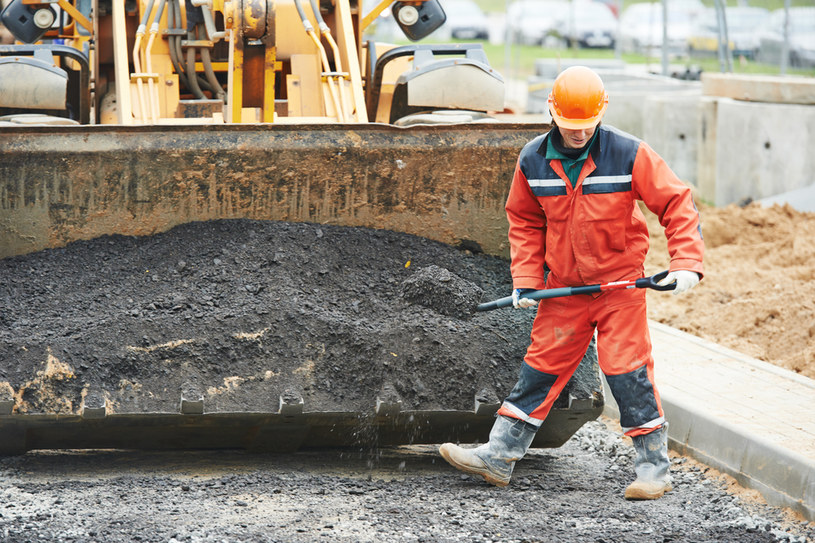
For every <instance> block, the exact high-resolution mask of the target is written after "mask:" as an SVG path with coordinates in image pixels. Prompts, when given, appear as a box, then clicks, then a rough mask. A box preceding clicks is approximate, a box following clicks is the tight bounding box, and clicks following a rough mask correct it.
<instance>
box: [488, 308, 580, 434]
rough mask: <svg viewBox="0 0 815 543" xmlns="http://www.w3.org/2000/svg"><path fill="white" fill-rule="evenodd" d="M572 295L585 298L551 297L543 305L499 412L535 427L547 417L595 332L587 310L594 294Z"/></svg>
mask: <svg viewBox="0 0 815 543" xmlns="http://www.w3.org/2000/svg"><path fill="white" fill-rule="evenodd" d="M573 298H582V300H580V301H577V302H575V301H569V300H568V299H567V298H561V299H550V300H546V301H545V303H543V304H541V305H540V307H539V309H538V314H537V316H536V317H535V322H534V324H533V325H532V343H531V345H530V346H529V348H528V349H527V351H526V357H525V359H524V362H523V364H522V365H521V371H520V375H519V377H518V382H517V383H516V384H515V387H514V388H513V389H512V391H511V392H510V394H509V396H507V398H506V400H504V403H503V405H502V406H501V408H500V409H499V410H498V414H499V415H505V416H508V417H513V418H516V419H520V420H523V421H526V422H528V423H530V424H534V425H536V426H540V425H541V424H542V423H543V421H544V420H545V419H546V416H547V415H548V414H549V411H550V410H551V409H552V405H553V404H554V403H555V400H557V397H558V396H559V395H560V393H561V392H562V391H563V388H564V387H565V386H566V383H568V382H569V379H570V378H571V376H572V374H573V373H574V372H575V370H576V369H577V367H578V365H580V361H581V360H582V359H583V355H584V354H585V353H586V349H587V348H588V346H589V343H590V342H591V339H592V336H593V334H594V327H593V326H592V325H591V324H590V323H588V322H587V321H586V315H587V313H586V310H585V309H586V302H587V301H588V300H590V299H591V297H590V296H574V297H573Z"/></svg>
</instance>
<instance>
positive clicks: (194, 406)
mask: <svg viewBox="0 0 815 543" xmlns="http://www.w3.org/2000/svg"><path fill="white" fill-rule="evenodd" d="M180 408H181V413H182V414H183V415H203V414H204V394H203V393H202V392H201V391H200V390H199V389H198V387H196V386H195V385H192V384H189V383H185V384H184V386H182V387H181V407H180Z"/></svg>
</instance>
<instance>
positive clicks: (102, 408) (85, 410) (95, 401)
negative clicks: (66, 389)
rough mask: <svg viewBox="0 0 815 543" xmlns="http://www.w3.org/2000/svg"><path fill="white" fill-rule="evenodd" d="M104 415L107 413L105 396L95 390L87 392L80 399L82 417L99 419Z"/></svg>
mask: <svg viewBox="0 0 815 543" xmlns="http://www.w3.org/2000/svg"><path fill="white" fill-rule="evenodd" d="M105 415H107V402H106V401H105V396H104V395H103V394H99V393H96V392H89V393H88V394H87V395H86V396H85V398H84V399H83V400H82V418H85V419H101V418H104V417H105Z"/></svg>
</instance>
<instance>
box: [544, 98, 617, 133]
mask: <svg viewBox="0 0 815 543" xmlns="http://www.w3.org/2000/svg"><path fill="white" fill-rule="evenodd" d="M606 109H608V98H606V99H605V101H604V102H603V108H602V109H601V110H600V111H599V112H598V113H597V115H594V116H593V117H589V118H588V119H567V118H566V117H562V116H560V115H558V114H557V112H556V111H555V108H553V107H552V96H551V95H550V96H549V114H550V115H552V119H554V121H555V124H557V125H558V126H559V127H561V128H566V129H567V130H584V129H586V128H592V127H594V126H597V124H598V123H599V122H600V120H601V119H602V118H603V115H605V113H606Z"/></svg>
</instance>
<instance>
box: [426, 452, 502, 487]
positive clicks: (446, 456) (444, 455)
mask: <svg viewBox="0 0 815 543" xmlns="http://www.w3.org/2000/svg"><path fill="white" fill-rule="evenodd" d="M439 453H441V456H442V458H444V459H445V460H446V461H447V463H448V464H450V465H451V466H453V467H454V468H456V469H457V470H459V471H463V472H464V473H469V474H471V475H480V476H481V477H483V478H484V480H485V481H487V482H488V483H489V484H491V485H495V486H501V487H504V486H507V485H508V484H509V480H506V479H496V478H495V476H494V475H492V474H491V473H490V472H489V471H487V470H480V469H478V468H474V467H472V466H468V465H466V464H459V463H458V462H456V461H455V460H453V458H451V457H450V453H449V452H448V451H447V448H446V447H445V446H444V445H442V446H441V447H439Z"/></svg>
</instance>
